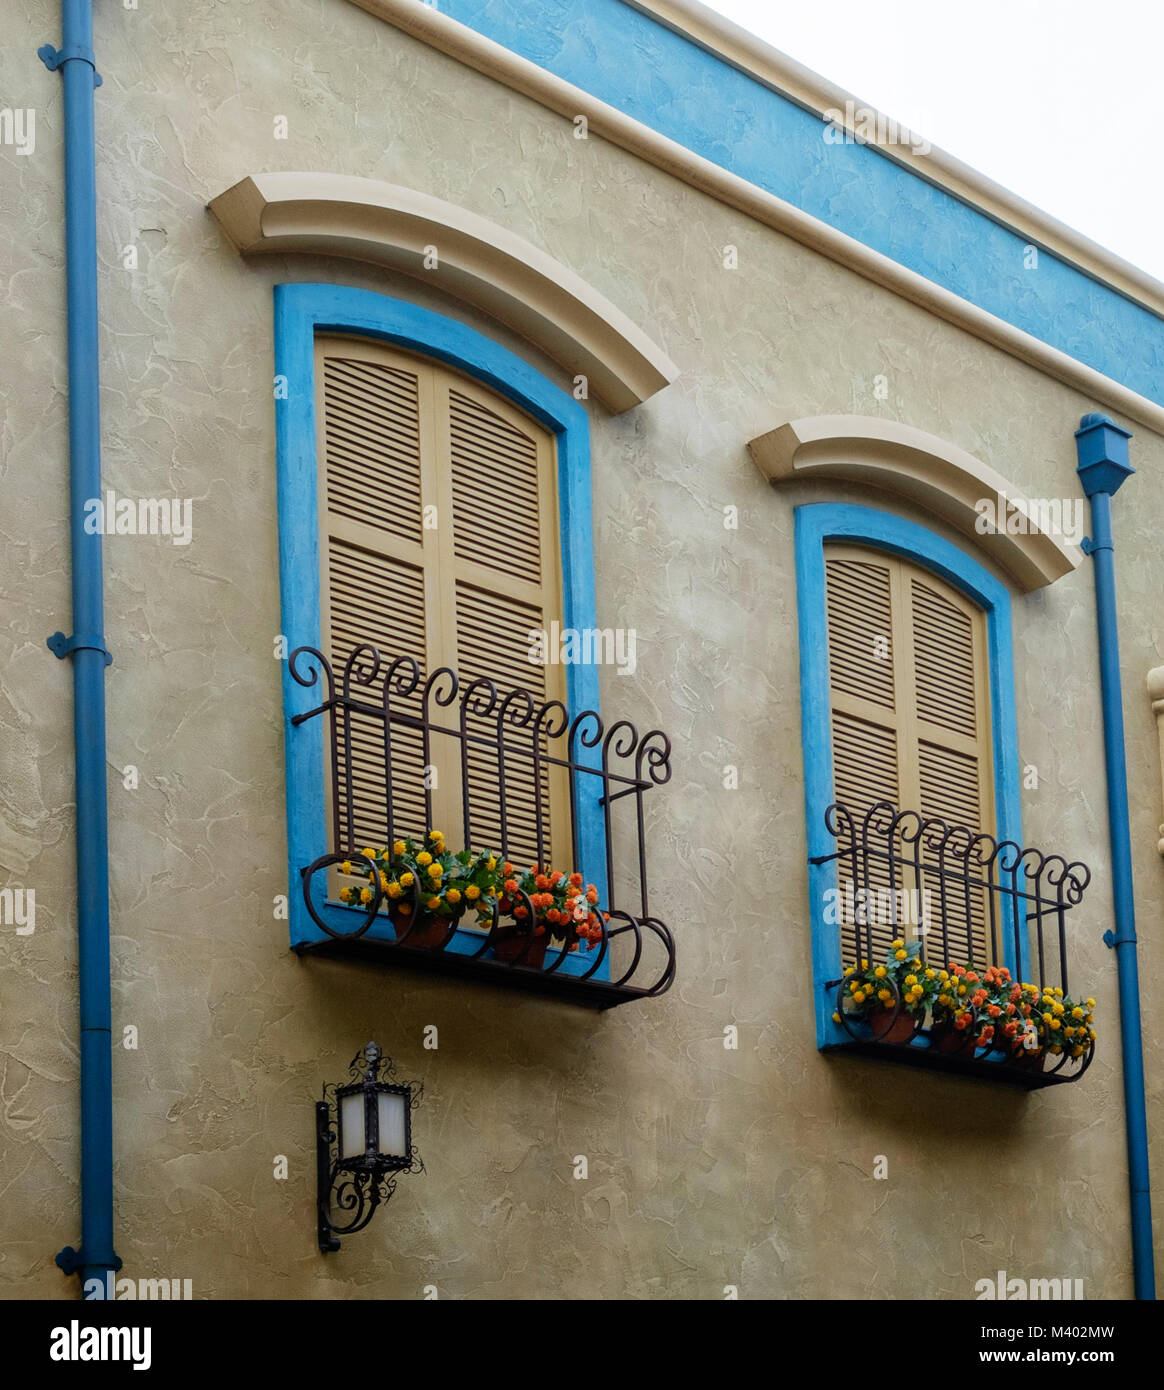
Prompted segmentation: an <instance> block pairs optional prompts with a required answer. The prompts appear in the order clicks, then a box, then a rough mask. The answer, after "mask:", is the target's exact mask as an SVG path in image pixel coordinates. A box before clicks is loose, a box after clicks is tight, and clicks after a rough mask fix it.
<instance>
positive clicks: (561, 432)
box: [275, 284, 609, 979]
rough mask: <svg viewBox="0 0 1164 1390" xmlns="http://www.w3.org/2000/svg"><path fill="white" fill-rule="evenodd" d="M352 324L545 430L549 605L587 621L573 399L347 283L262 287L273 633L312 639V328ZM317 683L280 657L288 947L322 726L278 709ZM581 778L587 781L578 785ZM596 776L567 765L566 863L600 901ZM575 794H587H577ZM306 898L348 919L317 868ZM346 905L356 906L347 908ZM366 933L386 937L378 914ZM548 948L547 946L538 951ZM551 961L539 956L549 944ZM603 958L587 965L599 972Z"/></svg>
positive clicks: (315, 580) (297, 701)
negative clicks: (553, 455)
mask: <svg viewBox="0 0 1164 1390" xmlns="http://www.w3.org/2000/svg"><path fill="white" fill-rule="evenodd" d="M319 332H324V333H326V332H341V333H354V334H360V335H362V336H364V337H368V338H375V339H379V340H380V341H382V342H388V343H393V344H395V345H397V346H398V347H402V348H405V349H408V350H410V351H414V352H418V353H422V354H424V355H425V356H426V357H430V358H435V359H437V360H438V361H441V362H445V363H447V364H448V365H449V366H450V367H454V368H456V369H457V370H458V371H462V372H465V373H466V374H467V375H469V376H472V377H474V378H476V379H477V380H478V381H480V382H482V383H483V384H484V385H486V386H488V387H489V388H490V389H491V390H493V391H496V392H497V393H498V395H500V396H504V397H505V398H506V399H507V400H510V401H512V402H513V403H514V404H515V405H516V406H518V407H519V408H520V409H522V410H524V411H526V412H527V413H528V414H529V415H532V416H533V417H534V419H535V420H537V421H539V422H540V423H541V424H543V425H544V426H546V427H547V428H548V429H550V430H552V431H553V432H554V434H555V436H556V439H557V452H558V505H559V513H560V523H561V557H562V608H563V619H564V624H565V626H567V627H572V628H578V629H580V630H584V629H586V628H593V627H595V626H596V625H597V620H596V614H595V602H594V551H593V542H592V520H591V509H590V422H589V419H588V417H587V414H586V411H585V409H584V408H583V407H582V406H581V405H580V404H579V403H578V402H577V401H576V400H574V399H573V397H572V396H570V395H568V394H567V393H566V392H565V391H563V390H561V389H560V388H559V387H558V386H555V385H554V384H553V382H551V381H550V380H549V379H548V378H546V377H544V376H542V374H541V373H540V372H538V371H535V370H534V368H532V367H531V366H529V364H528V363H526V362H523V361H522V360H521V358H519V357H515V356H514V355H513V353H511V352H509V351H507V350H506V349H505V348H503V347H500V346H499V345H498V344H497V343H495V342H493V341H492V340H491V339H489V338H486V337H485V336H484V335H483V334H480V333H478V332H476V331H475V330H474V329H472V328H468V327H467V326H466V325H465V324H463V323H458V322H457V321H456V320H455V319H451V318H446V317H445V316H444V315H443V314H436V313H433V312H432V311H431V310H428V309H422V308H419V307H418V306H416V305H414V304H409V303H408V302H406V301H405V300H400V299H391V298H389V297H388V296H387V295H382V294H376V293H374V292H373V291H371V290H362V289H354V288H352V287H350V286H346V285H324V284H294V285H276V286H275V373H276V378H277V379H279V378H281V379H283V380H282V381H281V382H280V384H281V385H283V386H285V395H284V394H283V392H282V391H280V392H277V393H276V412H275V438H276V453H277V459H278V489H277V490H278V503H279V576H280V592H281V605H282V626H283V635H284V636H285V637H286V639H287V647H288V651H293V650H294V649H295V648H296V647H301V646H311V647H316V648H319V647H320V642H321V639H322V633H321V609H320V584H319V504H318V496H319V492H318V481H317V478H318V475H317V461H316V429H315V335H316V333H319ZM566 679H567V692H568V704H569V707H570V710H571V712H572V713H574V712H577V711H580V710H583V709H593V710H597V709H598V703H599V702H598V670H597V667H595V666H593V665H582V664H574V665H570V666H567V668H566ZM318 698H319V687H318V686H315V687H312V688H311V689H308V688H305V687H304V686H301V685H299V684H298V682H296V681H295V680H294V679H293V678H292V676H291V673H290V671H289V670H288V668H287V665H286V663H284V669H283V708H284V714H285V716H286V728H285V749H286V765H287V852H288V884H289V890H288V893H289V899H290V928H291V944H292V946H298V945H303V944H305V943H307V942H314V941H322V940H325V939H326V938H325V937H324V934H323V933H322V932H321V931H320V930H319V928H318V927H317V926H316V924H315V923H314V922H313V921H312V920H311V917H310V915H309V914H308V912H307V909H306V907H305V906H304V903H303V896H302V890H301V887H300V876H299V871H300V869H301V868H303V866H304V865H306V864H310V863H312V862H313V861H314V860H315V859H317V858H318V857H319V855H321V854H323V853H325V852H326V850H327V849H328V848H329V846H328V838H327V813H326V793H325V784H324V758H323V749H324V744H323V738H322V737H321V727H322V726H321V724H320V723H318V722H317V721H312V722H310V723H309V724H306V725H303V726H301V727H299V728H295V727H293V726H292V724H291V722H290V721H291V718H292V716H293V715H295V714H300V713H302V712H303V711H305V710H308V709H311V708H313V707H314V705H315V704H316V703H318ZM599 758H600V754H599V750H597V749H595V750H589V751H588V750H580V751H579V761H593V763H594V765H595V766H599V765H600V764H599ZM586 783H589V784H591V785H590V786H585V785H584V784H586ZM597 786H598V782H597V779H596V778H591V777H588V776H586V775H585V774H578V794H579V822H580V824H579V841H580V845H581V856H582V862H581V864H579V865H576V866H571V867H576V868H577V869H578V871H579V872H580V873H583V874H584V875H585V876H586V878H587V880H588V881H589V882H592V883H594V884H595V885H596V886H597V887H598V890H599V894H600V897H601V900H602V901H606V897H607V892H606V887H607V885H606V848H605V846H606V839H605V830H604V820H603V815H602V811H601V809H600V808H599V806H598V801H597V794H596V788H597ZM584 793H586V795H584ZM312 901H313V903H314V904H315V907H316V910H317V911H318V912H319V913H320V915H321V916H322V917H323V919H324V920H325V921H327V922H328V923H329V924H330V925H333V926H335V928H336V930H338V931H342V932H346V931H350V930H351V929H352V921H351V917H352V910H351V909H348V908H342V907H338V906H336V905H334V904H329V903H327V902H326V901H325V896H324V889H323V875H322V874H319V875H317V876H316V882H315V883H314V884H313V898H312ZM357 915H359V914H357ZM368 935H369V936H372V937H377V936H378V937H382V938H386V939H392V932H391V929H390V928H389V927H388V926H387V923H385V924H384V925H383V926H381V925H380V924H379V923H374V924H373V925H372V927H371V928H370V930H369V933H368ZM480 944H481V938H480V936H479V935H478V934H476V933H473V932H461V931H459V932H457V934H456V935H455V936H454V938H453V940H452V941H451V942H450V943H449V944H448V946H447V947H446V948H445V949H446V950H450V951H458V952H461V953H468V952H470V951H475V950H477V949H478V948H479V947H480ZM552 951H553V948H552V947H551V953H552ZM551 959H552V954H551ZM584 962H585V957H584V956H582V955H579V956H578V957H577V960H575V958H574V957H571V958H569V959H567V960H566V961H564V962H563V964H562V966H561V967H560V971H561V972H565V973H567V974H580V973H582V972H583V971H584V970H586V969H588V968H589V966H588V965H586V964H585V963H584ZM608 975H609V967H608V965H607V963H606V962H604V963H603V965H602V966H601V967H600V968H599V970H598V971H597V972H596V973H595V977H594V978H596V979H598V978H603V979H605V978H607V977H608Z"/></svg>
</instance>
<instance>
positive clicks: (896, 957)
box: [893, 951, 905, 960]
mask: <svg viewBox="0 0 1164 1390" xmlns="http://www.w3.org/2000/svg"><path fill="white" fill-rule="evenodd" d="M893 959H894V960H904V959H905V952H904V951H894V953H893Z"/></svg>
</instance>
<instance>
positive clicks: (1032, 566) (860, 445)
mask: <svg viewBox="0 0 1164 1390" xmlns="http://www.w3.org/2000/svg"><path fill="white" fill-rule="evenodd" d="M748 448H749V449H750V450H751V454H752V458H753V459H754V460H755V462H756V466H757V467H758V468H759V470H760V472H761V473H762V474H763V475H764V477H765V478H767V480H768V481H769V482H770V483H773V484H779V483H784V482H789V481H791V480H792V479H800V478H828V479H833V480H837V481H843V482H850V483H864V484H866V485H868V486H871V487H876V488H880V489H882V490H883V491H885V492H889V493H892V494H893V495H894V496H896V497H901V498H905V499H907V500H908V501H910V502H912V503H914V504H915V505H916V506H919V507H922V508H924V509H925V510H926V511H928V512H931V513H933V514H934V515H935V516H939V517H941V518H942V519H943V520H945V521H947V522H949V524H950V525H951V526H953V527H955V528H956V529H957V530H959V531H961V532H962V533H963V534H964V535H966V536H968V537H969V538H970V539H971V540H972V541H973V542H974V543H975V544H976V545H977V546H979V547H980V548H981V549H982V550H984V551H985V552H986V554H987V555H989V556H990V557H991V559H993V560H994V561H995V563H996V564H998V565H999V566H1000V567H1001V568H1002V569H1004V570H1005V571H1006V572H1007V574H1009V575H1010V576H1011V577H1012V578H1013V579H1014V580H1015V582H1016V583H1017V584H1019V585H1020V586H1021V588H1022V589H1024V590H1026V591H1029V590H1031V589H1040V588H1042V587H1043V586H1044V585H1046V584H1053V583H1054V582H1055V580H1056V579H1060V578H1061V577H1062V576H1063V575H1065V574H1070V573H1071V571H1072V570H1073V569H1075V567H1076V566H1077V565H1078V564H1079V562H1080V560H1081V559H1082V558H1083V554H1082V551H1081V550H1080V549H1079V548H1078V547H1077V546H1075V545H1071V544H1070V543H1069V542H1068V541H1067V540H1066V539H1065V537H1064V536H1063V535H1062V534H1061V533H1060V532H1059V531H1058V530H1055V529H1053V528H1050V527H1044V526H1043V525H1042V524H1041V523H1042V520H1043V519H1044V518H1042V517H1041V516H1040V512H1039V509H1038V508H1035V507H1032V504H1031V503H1030V502H1029V501H1028V500H1027V499H1026V498H1025V497H1023V495H1022V494H1021V493H1020V492H1019V491H1018V489H1017V488H1015V487H1014V485H1013V484H1012V483H1010V482H1008V481H1007V480H1006V479H1005V478H1004V477H1003V476H1002V474H1001V473H998V472H996V471H995V470H994V469H993V468H991V467H990V466H989V465H988V464H985V463H983V462H982V461H981V460H980V459H976V458H975V457H974V455H973V454H968V453H967V452H966V451H965V449H959V448H958V446H957V445H956V444H950V443H949V442H948V441H946V440H944V439H939V438H938V436H937V435H933V434H927V433H925V431H924V430H919V429H914V428H913V426H911V425H902V424H898V423H897V421H895V420H879V419H874V418H870V417H868V416H864V415H818V416H816V417H815V418H814V419H811V420H792V421H790V422H789V423H788V424H785V425H780V426H778V427H777V428H776V429H774V430H770V431H769V432H768V433H767V434H762V435H760V436H759V438H757V439H753V440H752V441H751V443H750V444H749V445H748ZM983 503H987V504H989V511H987V509H986V508H985V507H983V505H982V504H983ZM1012 509H1013V514H1016V515H1017V514H1018V513H1021V514H1022V516H1023V518H1024V521H1023V530H1022V531H1021V532H1020V533H1019V534H1017V535H1011V534H1008V533H1007V532H1004V531H1001V530H994V529H993V525H992V524H991V526H990V527H989V528H987V529H980V528H981V527H982V526H983V524H984V520H985V519H986V518H989V519H990V521H991V523H993V520H994V519H996V518H1002V519H1003V520H1005V518H1006V516H1007V514H1008V513H1012Z"/></svg>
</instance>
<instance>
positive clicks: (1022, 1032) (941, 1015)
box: [833, 938, 1096, 1065]
mask: <svg viewBox="0 0 1164 1390" xmlns="http://www.w3.org/2000/svg"><path fill="white" fill-rule="evenodd" d="M843 984H844V989H843V999H844V1004H843V1006H842V1007H843V1008H844V1010H845V1013H846V1015H847V1016H849V1017H853V1016H856V1017H858V1018H863V1019H865V1020H867V1021H869V1022H870V1023H871V1024H872V1026H873V1034H874V1037H875V1038H877V1039H878V1040H882V1041H884V1040H888V1041H891V1042H896V1041H908V1039H909V1037H911V1036H912V1034H913V1033H914V1032H915V1031H916V1030H917V1029H918V1028H919V1027H920V1026H921V1024H922V1022H923V1021H924V1019H925V1017H926V1014H927V1013H929V1015H930V1018H931V1020H932V1024H933V1033H932V1041H933V1043H934V1045H936V1046H938V1047H939V1048H941V1049H942V1050H944V1051H962V1050H966V1051H969V1052H972V1051H974V1050H975V1049H976V1048H983V1047H986V1048H992V1049H996V1050H999V1051H1003V1052H1006V1053H1007V1054H1008V1055H1009V1057H1010V1058H1011V1059H1012V1060H1014V1061H1019V1062H1022V1061H1028V1060H1030V1061H1034V1060H1035V1059H1036V1058H1038V1059H1041V1057H1042V1055H1043V1052H1044V1050H1045V1051H1046V1052H1047V1053H1050V1054H1052V1055H1055V1056H1061V1055H1062V1054H1063V1053H1064V1052H1067V1053H1068V1054H1069V1055H1070V1056H1071V1057H1073V1058H1075V1059H1078V1058H1080V1057H1082V1056H1083V1055H1084V1053H1086V1052H1087V1051H1088V1049H1090V1048H1091V1047H1092V1046H1094V1044H1095V1040H1096V1032H1095V1029H1094V1027H1093V1020H1094V1012H1093V1011H1094V1009H1095V1000H1094V999H1090V998H1088V999H1085V1000H1082V1001H1079V1000H1076V999H1073V998H1071V997H1070V996H1068V995H1065V994H1064V992H1063V990H1062V989H1059V988H1051V987H1050V986H1039V985H1033V984H1022V983H1019V982H1017V981H1015V980H1013V979H1012V978H1011V973H1010V971H1009V970H1008V969H1007V968H1006V966H993V965H991V966H987V967H986V968H985V969H983V970H981V971H979V970H976V969H975V968H974V967H973V966H972V965H968V966H962V965H959V964H958V963H957V962H956V961H949V962H947V965H946V968H945V969H939V968H936V967H934V966H928V965H925V964H923V961H922V957H921V954H920V947H919V945H918V943H917V942H908V943H907V942H906V941H905V940H904V939H902V938H898V939H897V940H896V941H894V942H893V944H892V945H891V946H890V948H889V952H888V954H887V955H886V958H885V962H884V964H882V965H876V966H874V965H872V964H871V963H870V962H869V961H868V960H861V961H858V962H857V963H855V964H853V965H849V966H846V967H845V973H844V981H843ZM898 1000H900V1010H898V1006H897V1001H898ZM886 1012H888V1013H889V1014H892V1015H895V1016H896V1018H897V1019H898V1023H897V1024H895V1025H894V1026H893V1027H891V1026H890V1025H889V1024H888V1023H886V1024H884V1026H883V1027H882V1026H879V1020H880V1019H881V1018H884V1016H885V1013H886ZM833 1021H834V1022H836V1023H840V1022H841V1015H840V1013H839V1012H838V1013H834V1014H833ZM1039 1064H1040V1065H1041V1060H1040V1062H1039Z"/></svg>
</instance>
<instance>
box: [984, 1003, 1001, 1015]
mask: <svg viewBox="0 0 1164 1390" xmlns="http://www.w3.org/2000/svg"><path fill="white" fill-rule="evenodd" d="M986 1012H987V1013H988V1014H989V1015H990V1017H991V1018H997V1017H998V1016H999V1014H1000V1013H1002V1010H1001V1009H1000V1008H999V1007H998V1005H997V1004H990V1005H988V1006H987V1009H986Z"/></svg>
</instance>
